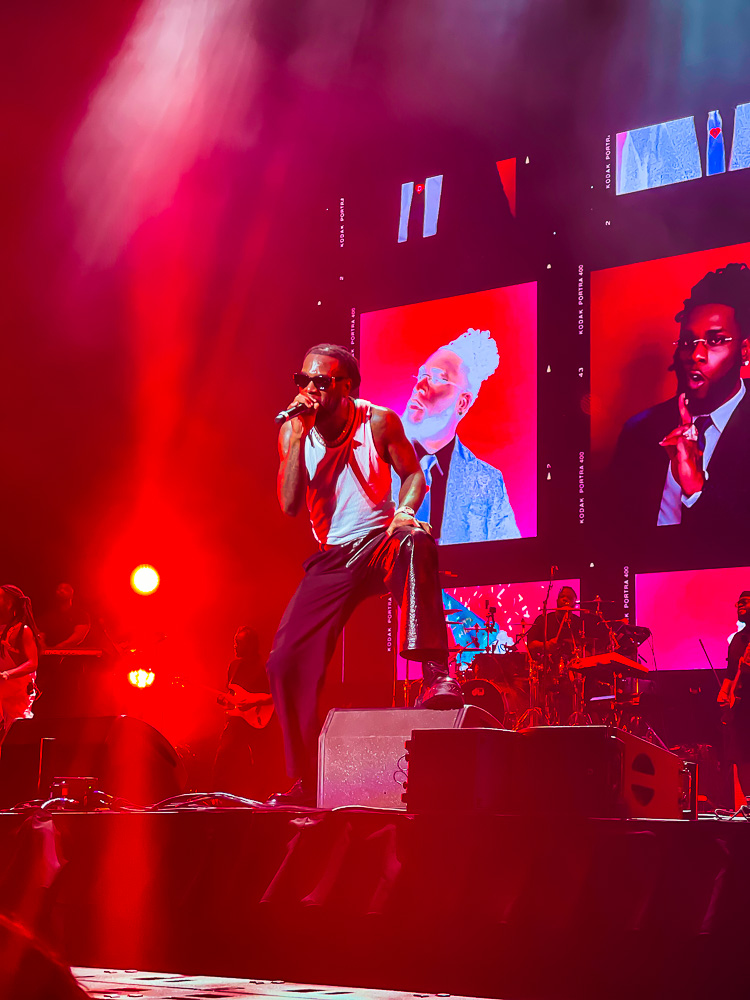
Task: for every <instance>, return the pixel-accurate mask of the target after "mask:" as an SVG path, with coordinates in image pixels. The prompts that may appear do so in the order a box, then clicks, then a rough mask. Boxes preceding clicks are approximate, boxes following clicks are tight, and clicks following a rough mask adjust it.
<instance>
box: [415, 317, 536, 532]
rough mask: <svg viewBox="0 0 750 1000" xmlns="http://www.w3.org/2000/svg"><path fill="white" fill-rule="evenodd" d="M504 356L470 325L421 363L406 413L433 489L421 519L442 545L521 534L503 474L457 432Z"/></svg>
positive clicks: (485, 332)
mask: <svg viewBox="0 0 750 1000" xmlns="http://www.w3.org/2000/svg"><path fill="white" fill-rule="evenodd" d="M499 364H500V357H499V355H498V351H497V344H496V343H495V341H494V339H493V338H492V337H491V336H490V332H489V330H475V329H472V328H469V329H468V330H467V331H466V332H465V333H462V334H461V335H460V337H457V338H456V339H455V340H452V341H450V343H448V344H444V345H443V346H442V347H439V348H438V349H437V350H436V351H435V352H434V353H433V354H431V355H430V356H429V357H428V358H427V360H426V361H425V363H424V365H422V367H421V368H420V369H419V371H418V373H417V375H416V376H415V377H416V385H415V386H414V389H413V390H412V394H411V396H410V397H409V401H408V402H407V404H406V409H405V410H404V414H403V417H402V420H403V424H404V430H405V432H406V436H407V437H408V438H409V440H410V441H411V442H412V444H413V445H414V448H415V450H416V452H417V457H418V458H419V462H420V465H421V467H422V470H423V472H424V474H425V478H426V480H427V485H428V486H429V492H428V493H427V496H426V497H425V499H424V500H423V502H422V504H421V506H420V508H419V510H418V511H417V518H418V519H419V520H420V521H427V522H429V523H430V525H431V527H432V534H433V537H434V538H435V540H436V541H439V542H440V543H441V544H443V545H458V544H461V543H463V542H489V541H494V540H496V539H502V538H519V537H520V534H521V533H520V532H519V530H518V525H517V524H516V518H515V514H514V513H513V508H512V507H511V504H510V500H509V499H508V491H507V490H506V488H505V481H504V479H503V474H502V472H500V470H499V469H496V468H495V467H494V466H493V465H490V464H489V463H488V462H483V461H482V460H481V459H480V458H477V457H476V455H474V454H473V452H471V451H470V450H469V449H468V448H467V447H466V445H465V444H464V443H463V441H462V440H461V439H460V437H459V436H458V434H457V428H458V424H459V423H460V421H461V420H462V419H463V418H464V417H465V416H466V414H467V413H468V412H469V410H470V409H471V407H472V406H473V404H474V403H475V402H476V398H477V395H478V393H479V389H480V387H481V385H482V383H483V382H484V381H485V380H486V379H488V378H489V377H490V376H491V375H493V374H494V372H495V370H496V369H497V367H498V365H499Z"/></svg>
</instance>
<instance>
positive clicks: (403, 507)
mask: <svg viewBox="0 0 750 1000" xmlns="http://www.w3.org/2000/svg"><path fill="white" fill-rule="evenodd" d="M399 514H408V515H409V517H413V518H414V519H415V520H416V517H417V512H416V511H415V510H414V508H413V507H409V506H408V505H407V504H405V503H403V504H401V506H400V507H397V508H396V510H395V512H394V514H393V516H394V517H397V516H398V515H399Z"/></svg>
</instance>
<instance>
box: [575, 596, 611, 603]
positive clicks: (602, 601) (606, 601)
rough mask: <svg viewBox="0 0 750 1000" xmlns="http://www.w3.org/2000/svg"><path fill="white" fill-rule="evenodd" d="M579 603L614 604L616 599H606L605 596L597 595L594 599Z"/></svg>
mask: <svg viewBox="0 0 750 1000" xmlns="http://www.w3.org/2000/svg"><path fill="white" fill-rule="evenodd" d="M578 603H579V604H614V603H615V602H614V601H610V600H606V599H605V598H603V597H595V598H594V600H593V601H578Z"/></svg>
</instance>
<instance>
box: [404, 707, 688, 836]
mask: <svg viewBox="0 0 750 1000" xmlns="http://www.w3.org/2000/svg"><path fill="white" fill-rule="evenodd" d="M408 754H409V759H408V787H407V792H406V805H407V809H408V810H409V812H425V811H443V812H444V811H450V810H457V811H467V812H484V813H498V814H520V815H525V814H527V815H550V814H555V815H568V816H570V815H575V816H603V817H623V818H626V817H627V818H636V817H637V818H646V819H654V818H658V819H682V818H683V817H685V816H687V815H695V808H696V785H695V774H694V771H691V770H690V766H689V765H687V764H686V763H685V762H684V761H683V760H682V759H681V758H680V757H678V756H676V755H675V754H673V753H670V752H669V751H668V750H664V749H662V748H661V747H658V746H654V745H653V744H652V743H648V742H647V741H646V740H642V739H640V738H639V737H637V736H633V735H631V734H630V733H626V732H623V731H622V730H620V729H612V728H609V727H607V726H538V727H535V728H533V729H526V730H522V731H520V732H511V731H508V730H503V731H493V730H486V729H478V730H470V731H469V730H466V731H462V732H457V733H455V732H415V733H414V735H413V736H412V738H411V740H410V741H409V748H408Z"/></svg>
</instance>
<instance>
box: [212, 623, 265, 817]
mask: <svg viewBox="0 0 750 1000" xmlns="http://www.w3.org/2000/svg"><path fill="white" fill-rule="evenodd" d="M238 689H242V691H241V693H240V692H238ZM233 692H234V693H233ZM251 696H252V697H251ZM218 701H219V704H221V705H222V706H223V707H224V708H226V709H227V710H231V709H236V708H239V709H240V710H241V713H242V712H246V713H247V714H248V716H249V715H250V714H251V713H252V710H253V709H254V708H266V709H268V708H270V709H273V699H272V697H271V693H270V690H269V686H268V675H267V674H266V669H265V664H264V663H263V660H262V659H261V656H260V651H259V641H258V633H257V632H256V631H255V629H253V628H251V627H250V626H249V625H243V626H242V627H241V628H239V629H238V630H237V633H236V635H235V637H234V659H233V660H232V661H231V663H230V664H229V668H228V670H227V696H226V698H219V699H218ZM281 749H282V748H281V734H280V731H279V724H278V721H277V720H276V718H275V713H274V714H273V715H272V716H271V719H270V721H269V723H268V724H267V725H266V726H264V727H262V728H256V727H255V726H254V725H253V724H252V723H251V722H249V721H246V719H245V718H243V717H242V714H239V715H237V714H233V715H227V721H226V725H225V726H224V730H223V732H222V734H221V736H220V737H219V745H218V748H217V750H216V758H215V760H214V769H213V787H214V789H215V790H216V791H222V792H231V793H232V794H233V795H242V796H244V797H245V798H251V799H265V798H266V797H267V796H268V795H269V794H270V792H271V791H272V790H273V787H274V785H275V783H276V781H277V780H278V778H279V776H280V773H281V771H282V767H281Z"/></svg>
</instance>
